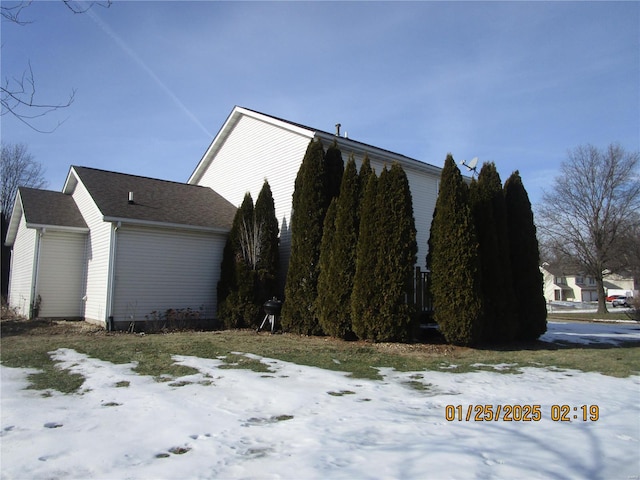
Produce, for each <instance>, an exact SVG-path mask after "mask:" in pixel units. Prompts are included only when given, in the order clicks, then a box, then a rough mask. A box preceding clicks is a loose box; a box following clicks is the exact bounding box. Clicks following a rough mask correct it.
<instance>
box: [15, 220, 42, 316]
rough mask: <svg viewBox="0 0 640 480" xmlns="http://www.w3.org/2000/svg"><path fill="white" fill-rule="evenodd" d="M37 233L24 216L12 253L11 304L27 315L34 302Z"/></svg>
mask: <svg viewBox="0 0 640 480" xmlns="http://www.w3.org/2000/svg"><path fill="white" fill-rule="evenodd" d="M37 235H38V232H37V231H36V230H34V229H32V228H27V225H26V223H25V220H24V216H22V217H21V218H20V225H19V226H18V232H17V234H16V239H15V242H14V244H13V250H12V253H11V276H10V278H9V305H10V306H11V307H12V308H16V309H17V310H18V313H20V314H21V315H24V316H25V317H26V316H29V310H30V307H31V302H32V298H31V297H32V295H33V281H34V279H33V274H34V262H35V253H36V241H37Z"/></svg>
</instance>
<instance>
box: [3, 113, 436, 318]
mask: <svg viewBox="0 0 640 480" xmlns="http://www.w3.org/2000/svg"><path fill="white" fill-rule="evenodd" d="M314 139H315V140H320V141H322V143H323V145H324V147H325V149H326V148H327V147H329V146H330V145H331V143H332V142H334V141H335V142H337V144H338V147H339V148H340V150H341V151H342V156H343V159H344V160H345V162H346V160H347V159H348V158H349V156H350V155H351V154H353V155H354V158H355V159H356V163H357V165H358V167H359V166H360V165H361V162H362V159H363V158H364V156H365V155H368V156H369V158H370V161H371V166H372V167H373V168H374V169H375V170H376V173H377V174H380V172H381V171H382V169H383V168H384V166H385V165H389V166H390V165H391V163H392V162H399V163H400V165H401V166H402V167H403V169H404V171H405V173H406V175H407V178H408V181H409V186H410V188H411V193H412V196H413V210H414V217H415V221H416V229H417V243H418V257H417V258H418V263H417V265H418V266H423V265H424V264H425V257H426V253H427V252H426V249H427V241H428V238H429V229H430V226H431V219H432V216H433V211H434V208H435V203H436V199H437V196H438V184H439V180H440V173H441V168H439V167H435V166H433V165H429V164H427V163H424V162H421V161H418V160H415V159H412V158H409V157H405V156H403V155H400V154H397V153H394V152H390V151H388V150H384V149H381V148H378V147H374V146H372V145H367V144H364V143H361V142H357V141H355V140H352V139H350V138H347V137H346V136H343V135H340V133H339V131H336V132H335V133H329V132H326V131H322V130H317V129H313V128H310V127H306V126H304V125H300V124H296V123H293V122H290V121H287V120H283V119H279V118H276V117H272V116H269V115H265V114H262V113H258V112H255V111H252V110H249V109H246V108H241V107H235V108H234V109H233V110H232V112H231V114H230V115H229V117H228V118H227V120H226V121H225V123H224V125H223V126H222V128H221V129H220V131H219V132H218V134H217V135H216V137H215V138H214V139H213V142H212V143H211V145H210V146H209V148H208V149H207V150H206V152H205V154H204V156H203V157H202V159H201V160H200V162H199V163H198V165H197V166H196V168H195V170H194V171H193V173H192V175H191V177H190V178H189V180H188V182H187V183H177V182H168V181H163V180H158V179H152V178H146V177H139V176H134V175H126V174H122V173H115V172H109V171H104V170H97V169H93V168H87V167H76V166H72V167H71V168H70V171H69V174H68V176H67V179H66V181H65V184H64V187H63V189H62V192H51V191H43V190H34V189H25V188H21V189H20V193H19V194H18V198H17V199H16V204H15V208H14V210H13V215H12V217H11V220H10V225H9V232H8V234H7V239H6V244H7V245H9V246H11V247H12V248H13V255H12V268H11V276H10V281H9V303H10V305H11V306H12V307H15V308H17V309H18V310H19V311H20V312H21V313H22V314H24V315H27V316H30V315H33V314H34V313H35V312H33V308H34V307H37V309H38V312H37V314H38V315H40V316H42V317H51V318H56V317H64V318H83V319H85V320H86V321H89V322H93V323H97V324H100V325H105V326H117V327H120V328H121V327H127V326H129V325H130V324H131V323H132V322H144V321H147V320H148V319H153V318H155V317H156V316H157V314H158V313H160V314H161V313H163V312H165V311H167V310H169V309H187V308H190V309H192V310H195V311H198V312H200V313H201V315H202V316H203V317H205V318H209V319H210V318H215V316H216V311H217V300H216V285H217V282H218V280H219V276H220V264H221V259H222V252H223V249H224V244H225V242H226V237H227V234H228V232H229V230H230V228H231V224H232V221H233V216H234V215H235V212H236V210H237V207H238V206H239V205H240V204H241V203H242V200H243V198H244V195H245V193H246V192H250V193H251V194H252V196H253V198H254V199H256V198H257V197H258V194H259V191H260V189H261V188H262V186H263V183H264V180H265V179H266V180H268V181H269V185H270V187H271V191H272V193H273V198H274V203H275V209H276V216H277V218H278V219H279V222H280V250H281V252H280V253H281V255H280V257H281V261H282V267H283V268H282V269H281V275H282V277H284V274H285V273H284V272H286V266H287V265H288V259H289V251H290V243H291V242H290V230H289V224H290V221H291V207H292V205H291V203H292V195H293V190H294V184H295V178H296V175H297V173H298V169H299V167H300V165H301V163H302V160H303V158H304V154H305V152H306V149H307V146H308V144H309V142H310V141H311V140H314Z"/></svg>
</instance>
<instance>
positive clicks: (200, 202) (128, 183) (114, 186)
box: [63, 166, 236, 232]
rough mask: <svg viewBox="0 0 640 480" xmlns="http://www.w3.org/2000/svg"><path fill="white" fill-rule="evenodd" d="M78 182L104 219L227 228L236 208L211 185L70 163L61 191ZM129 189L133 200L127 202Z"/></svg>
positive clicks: (199, 227) (73, 186) (69, 191)
mask: <svg viewBox="0 0 640 480" xmlns="http://www.w3.org/2000/svg"><path fill="white" fill-rule="evenodd" d="M78 180H79V181H80V182H82V184H83V185H84V186H85V188H86V189H87V191H88V192H89V194H90V195H91V198H92V199H93V201H94V202H95V204H96V206H97V207H98V209H99V210H100V212H101V213H102V215H103V220H104V221H106V222H116V221H124V222H129V223H138V224H147V225H160V224H161V225H164V226H176V227H190V228H193V227H196V228H198V229H205V230H220V231H225V232H226V231H228V230H229V229H230V228H231V224H232V222H233V217H234V215H235V213H236V207H235V206H233V205H232V204H231V203H230V202H229V201H227V200H226V199H224V198H223V197H222V196H221V195H219V194H218V193H216V192H214V191H213V190H212V189H211V188H208V187H201V186H197V185H188V184H186V183H179V182H171V181H167V180H159V179H155V178H149V177H140V176H136V175H128V174H124V173H117V172H110V171H106V170H99V169H95V168H89V167H79V166H72V167H71V170H70V172H69V176H68V177H67V181H66V182H65V186H64V189H63V191H65V192H67V193H71V192H72V191H73V189H74V188H75V184H76V183H77V181H78ZM129 192H132V194H133V203H130V202H129Z"/></svg>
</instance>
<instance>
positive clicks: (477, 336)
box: [427, 155, 546, 345]
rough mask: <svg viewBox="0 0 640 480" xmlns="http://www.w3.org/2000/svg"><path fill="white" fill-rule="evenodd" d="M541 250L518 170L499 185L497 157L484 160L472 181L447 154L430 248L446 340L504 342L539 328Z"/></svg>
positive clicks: (437, 312) (542, 313)
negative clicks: (465, 177) (465, 179)
mask: <svg viewBox="0 0 640 480" xmlns="http://www.w3.org/2000/svg"><path fill="white" fill-rule="evenodd" d="M539 256H540V255H539V250H538V241H537V238H536V228H535V225H534V223H533V213H532V210H531V203H530V202H529V197H528V195H527V192H526V190H525V189H524V186H523V184H522V179H521V178H520V175H519V173H518V172H517V171H516V172H514V173H513V174H512V175H511V177H509V179H508V180H507V181H506V182H505V185H504V188H503V187H502V184H501V181H500V176H499V175H498V172H497V170H496V167H495V164H493V163H485V164H484V165H483V166H482V169H481V170H480V173H479V175H478V180H477V181H475V180H473V181H472V182H471V185H470V186H469V185H467V183H465V182H464V180H463V178H462V175H461V174H460V170H459V169H458V167H457V165H456V164H455V161H454V160H453V157H452V156H451V155H449V156H447V159H446V161H445V165H444V168H443V170H442V176H441V180H440V191H439V194H438V200H437V202H436V209H435V212H434V217H433V221H432V224H431V235H430V238H429V253H428V255H427V266H428V268H430V270H431V292H432V294H433V303H434V316H435V320H436V322H437V323H438V325H439V326H440V331H441V332H442V333H443V335H444V336H445V338H446V339H447V341H448V342H450V343H454V344H461V345H479V344H494V343H503V344H504V343H509V342H512V341H514V340H522V341H527V340H535V339H537V338H538V337H539V336H540V335H541V334H543V333H544V332H545V331H546V305H545V299H544V296H543V291H542V288H543V284H542V274H541V273H540V270H539Z"/></svg>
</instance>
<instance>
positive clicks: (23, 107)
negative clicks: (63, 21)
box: [0, 0, 111, 133]
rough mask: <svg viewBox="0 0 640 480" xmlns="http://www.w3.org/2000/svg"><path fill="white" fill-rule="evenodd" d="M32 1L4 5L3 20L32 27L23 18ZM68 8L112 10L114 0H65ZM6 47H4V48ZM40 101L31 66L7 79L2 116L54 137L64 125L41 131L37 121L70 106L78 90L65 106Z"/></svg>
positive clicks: (0, 91) (0, 95)
mask: <svg viewBox="0 0 640 480" xmlns="http://www.w3.org/2000/svg"><path fill="white" fill-rule="evenodd" d="M31 3H32V2H31V1H30V0H29V1H24V2H17V3H11V4H9V5H7V4H5V3H3V4H1V5H0V12H1V14H2V17H3V19H5V20H7V21H9V22H11V23H14V24H16V25H20V26H25V25H28V24H30V23H31V22H30V21H29V20H25V19H24V18H23V17H22V16H21V15H22V14H23V12H24V10H25V9H26V8H27V7H29V6H30V5H31ZM63 3H64V4H65V6H66V7H67V8H68V9H69V10H71V11H72V12H73V13H84V12H86V11H87V10H89V9H90V8H91V7H93V6H94V5H100V6H102V7H107V8H108V7H109V6H111V0H108V1H105V2H74V1H71V0H63ZM3 47H4V45H3ZM36 97H37V88H36V81H35V77H34V75H33V69H32V67H31V62H28V66H27V68H26V69H25V70H24V71H23V72H22V74H21V75H19V76H11V77H5V78H4V79H3V80H2V85H0V101H1V107H2V108H1V111H0V116H4V115H7V114H10V115H13V116H14V117H15V118H17V119H18V120H19V121H21V122H22V123H24V124H25V125H27V126H28V127H30V128H32V129H33V130H35V131H37V132H40V133H51V132H53V131H54V130H55V129H57V128H58V127H59V126H60V125H61V124H62V123H64V121H61V122H60V121H59V122H58V123H57V125H56V126H55V127H53V128H52V129H46V130H45V129H42V128H39V127H38V126H37V125H36V120H37V119H38V118H40V117H43V116H45V115H47V114H48V113H51V112H53V111H55V110H60V109H63V108H66V107H68V106H70V105H71V104H72V103H73V100H74V98H75V90H72V91H71V94H70V95H69V97H68V98H67V99H66V100H65V101H62V102H53V103H50V102H43V101H41V100H40V99H38V98H36Z"/></svg>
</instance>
